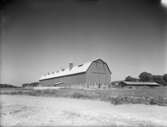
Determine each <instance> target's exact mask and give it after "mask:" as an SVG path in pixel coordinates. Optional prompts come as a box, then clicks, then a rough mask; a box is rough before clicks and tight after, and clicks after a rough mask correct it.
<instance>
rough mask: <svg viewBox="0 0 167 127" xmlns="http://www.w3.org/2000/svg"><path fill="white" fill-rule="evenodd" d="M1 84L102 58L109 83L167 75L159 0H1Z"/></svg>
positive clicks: (166, 24)
mask: <svg viewBox="0 0 167 127" xmlns="http://www.w3.org/2000/svg"><path fill="white" fill-rule="evenodd" d="M4 1H5V2H4V6H3V8H2V11H1V12H2V13H1V21H2V22H1V23H2V24H1V26H2V27H1V28H2V29H1V32H2V36H1V45H0V47H1V49H0V51H1V52H0V54H1V55H0V57H1V59H0V60H1V61H0V69H1V83H9V84H14V85H21V84H23V83H26V82H33V81H38V80H39V78H40V77H41V75H43V74H46V73H48V72H53V71H56V70H58V69H61V68H66V67H68V64H69V63H70V62H73V63H74V65H78V64H82V63H84V62H87V61H90V60H94V59H97V58H101V59H102V60H104V61H105V62H106V63H107V64H108V66H109V68H110V70H111V72H112V75H111V80H112V81H114V80H122V79H124V78H125V77H126V76H128V75H130V76H134V77H137V76H138V75H139V74H140V73H141V72H143V71H147V72H150V73H152V74H164V73H167V55H166V54H167V36H166V35H167V11H166V9H165V6H162V5H161V4H160V1H159V0H126V1H125V0H112V1H111V0H4Z"/></svg>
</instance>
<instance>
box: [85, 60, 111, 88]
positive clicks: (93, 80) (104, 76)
mask: <svg viewBox="0 0 167 127" xmlns="http://www.w3.org/2000/svg"><path fill="white" fill-rule="evenodd" d="M86 79H87V80H86V82H87V87H89V88H99V87H100V88H101V87H108V85H109V83H110V80H111V74H110V71H109V69H108V67H107V65H106V64H105V63H104V62H103V61H101V60H98V61H94V62H93V63H92V64H91V66H90V67H89V69H88V71H87V75H86Z"/></svg>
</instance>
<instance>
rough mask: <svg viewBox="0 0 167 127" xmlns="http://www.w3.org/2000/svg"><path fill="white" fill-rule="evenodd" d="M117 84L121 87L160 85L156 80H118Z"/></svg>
mask: <svg viewBox="0 0 167 127" xmlns="http://www.w3.org/2000/svg"><path fill="white" fill-rule="evenodd" d="M119 86H122V87H125V86H127V87H144V86H145V87H157V86H160V85H159V84H158V83H156V82H139V81H138V82H131V81H121V82H119Z"/></svg>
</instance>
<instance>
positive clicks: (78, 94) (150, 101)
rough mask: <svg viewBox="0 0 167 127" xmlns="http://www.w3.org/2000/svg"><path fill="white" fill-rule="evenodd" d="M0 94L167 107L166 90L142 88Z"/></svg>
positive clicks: (17, 90) (13, 91) (12, 91)
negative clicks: (97, 100)
mask: <svg viewBox="0 0 167 127" xmlns="http://www.w3.org/2000/svg"><path fill="white" fill-rule="evenodd" d="M0 94H10V95H31V96H54V97H70V98H82V99H99V100H102V101H109V102H110V103H112V104H115V105H118V104H147V105H161V106H165V105H167V88H166V87H159V88H144V89H127V88H126V89H125V88H123V89H121V88H115V89H109V90H85V89H69V88H62V89H45V90H33V89H24V88H15V89H14V88H12V89H11V88H4V89H1V90H0Z"/></svg>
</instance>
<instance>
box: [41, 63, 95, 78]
mask: <svg viewBox="0 0 167 127" xmlns="http://www.w3.org/2000/svg"><path fill="white" fill-rule="evenodd" d="M92 62H93V61H90V62H87V63H84V64H80V65H77V66H74V67H73V68H72V69H70V68H69V67H68V68H66V69H64V70H59V71H56V72H52V73H50V74H46V75H43V76H41V78H40V80H44V79H50V78H56V77H61V76H67V75H73V74H78V73H84V72H86V71H87V69H88V68H89V66H90V65H91V63H92Z"/></svg>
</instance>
